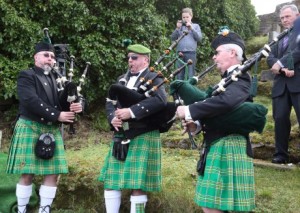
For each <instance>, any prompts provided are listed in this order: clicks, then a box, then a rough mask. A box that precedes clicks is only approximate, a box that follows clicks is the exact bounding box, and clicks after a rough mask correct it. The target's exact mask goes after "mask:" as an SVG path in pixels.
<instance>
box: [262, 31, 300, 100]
mask: <svg viewBox="0 0 300 213" xmlns="http://www.w3.org/2000/svg"><path fill="white" fill-rule="evenodd" d="M296 37H297V35H296V34H295V33H293V31H291V34H290V36H289V44H288V48H286V49H283V48H282V42H283V39H281V40H280V41H279V42H278V45H274V46H273V47H272V50H271V53H270V54H269V56H268V58H267V63H268V65H269V67H270V68H271V67H272V66H273V65H274V64H275V63H276V62H277V61H278V60H279V61H280V62H281V63H282V64H283V65H284V67H288V61H289V54H288V52H289V50H290V51H291V55H292V58H293V61H294V64H293V66H294V71H295V75H294V76H293V77H286V76H285V75H284V74H279V75H276V76H275V78H274V82H273V88H272V97H273V98H275V97H278V96H280V95H282V94H283V92H284V90H285V88H287V89H288V91H290V92H293V93H298V92H300V86H299V82H300V49H299V48H298V47H297V46H298V45H297V44H296Z"/></svg>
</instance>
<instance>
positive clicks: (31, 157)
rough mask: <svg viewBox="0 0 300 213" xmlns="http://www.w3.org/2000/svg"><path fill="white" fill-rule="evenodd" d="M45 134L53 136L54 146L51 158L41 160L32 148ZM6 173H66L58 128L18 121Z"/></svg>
mask: <svg viewBox="0 0 300 213" xmlns="http://www.w3.org/2000/svg"><path fill="white" fill-rule="evenodd" d="M47 132H49V133H52V134H53V135H54V138H55V143H56V146H55V152H54V156H53V158H51V159H48V160H43V159H40V158H37V157H36V156H35V154H34V148H35V144H36V142H37V140H38V138H39V136H40V135H41V134H42V133H47ZM6 172H7V173H8V174H36V175H49V174H63V173H68V166H67V161H66V155H65V150H64V143H63V139H62V137H61V133H60V130H59V126H58V125H45V124H40V123H38V122H34V121H30V120H25V119H19V120H18V121H17V123H16V126H15V129H14V133H13V138H12V140H11V145H10V148H9V156H8V160H7V168H6Z"/></svg>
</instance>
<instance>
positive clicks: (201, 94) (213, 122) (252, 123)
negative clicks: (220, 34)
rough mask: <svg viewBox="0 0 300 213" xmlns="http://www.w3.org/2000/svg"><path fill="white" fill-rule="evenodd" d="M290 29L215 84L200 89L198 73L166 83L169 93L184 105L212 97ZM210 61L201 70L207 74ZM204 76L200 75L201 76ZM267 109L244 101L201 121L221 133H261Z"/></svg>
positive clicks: (264, 53)
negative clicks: (221, 131) (227, 110)
mask: <svg viewBox="0 0 300 213" xmlns="http://www.w3.org/2000/svg"><path fill="white" fill-rule="evenodd" d="M291 30H292V28H290V29H287V30H285V31H283V32H282V33H281V34H279V35H278V36H277V37H276V38H274V40H273V41H271V42H270V43H269V44H266V45H265V46H264V47H263V48H262V49H261V50H259V52H257V53H255V54H254V55H252V56H251V57H250V58H249V59H248V60H246V61H245V62H244V63H243V64H242V65H240V66H238V67H237V68H236V69H235V70H234V71H233V73H232V74H231V75H230V76H228V77H226V78H224V79H222V80H221V81H220V82H219V83H218V84H216V85H215V86H213V87H210V88H209V89H208V90H207V91H203V90H201V89H199V88H198V87H196V83H197V82H198V80H199V76H197V77H194V78H190V79H189V80H187V81H183V80H176V81H173V82H172V83H171V84H170V94H171V95H172V94H177V95H178V96H179V97H180V98H181V99H182V100H183V101H184V104H185V105H190V104H193V103H195V102H199V101H204V100H205V99H207V98H210V97H213V96H216V95H219V94H221V93H222V92H225V91H226V87H227V86H228V85H230V84H231V83H232V82H235V81H238V77H239V76H241V75H243V74H244V73H246V72H247V71H248V70H249V69H250V68H251V67H252V66H253V65H254V64H255V63H257V62H258V61H260V60H261V59H262V58H263V57H267V56H268V55H269V53H270V51H271V48H272V46H274V45H275V44H277V43H278V41H279V40H281V39H282V38H283V37H284V36H286V35H287V34H288V33H289V32H290V31H291ZM214 66H215V65H214V64H213V65H212V66H210V67H209V68H207V69H206V70H205V71H204V72H203V73H205V74H206V73H208V72H209V71H211V70H213V68H214ZM202 76H204V75H201V77H202ZM267 112H268V110H267V108H266V107H264V106H263V105H261V104H258V103H253V102H245V103H243V104H241V105H240V106H238V107H237V108H235V109H234V110H232V111H230V112H228V113H227V114H224V115H221V116H216V117H213V118H207V119H204V120H202V122H203V123H205V125H206V126H211V127H213V128H215V129H222V130H223V131H225V132H230V133H231V132H232V133H240V134H245V135H247V134H249V133H251V132H254V131H256V132H259V133H261V132H262V131H263V129H264V126H265V123H266V114H267Z"/></svg>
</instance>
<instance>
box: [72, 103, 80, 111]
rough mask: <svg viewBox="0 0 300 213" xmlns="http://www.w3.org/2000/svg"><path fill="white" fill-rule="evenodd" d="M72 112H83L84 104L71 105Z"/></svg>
mask: <svg viewBox="0 0 300 213" xmlns="http://www.w3.org/2000/svg"><path fill="white" fill-rule="evenodd" d="M70 111H71V112H75V113H80V112H82V104H81V103H71V105H70Z"/></svg>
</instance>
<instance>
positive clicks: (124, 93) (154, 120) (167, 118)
mask: <svg viewBox="0 0 300 213" xmlns="http://www.w3.org/2000/svg"><path fill="white" fill-rule="evenodd" d="M187 34H188V32H187V31H186V32H184V33H183V34H182V35H181V36H180V37H179V38H178V39H177V40H176V41H174V42H173V43H172V44H171V45H170V46H169V47H168V48H167V49H166V50H165V51H164V54H162V55H161V56H160V57H159V59H158V60H156V61H155V62H154V66H153V67H150V72H149V73H147V74H146V75H145V76H144V77H141V78H140V79H139V82H138V83H137V84H136V85H137V86H136V88H135V89H129V88H127V87H126V84H127V80H126V75H127V73H126V74H125V76H124V77H123V78H121V79H120V80H119V83H116V84H112V85H111V86H110V88H109V91H108V97H107V99H106V102H107V103H112V105H113V106H114V107H115V109H116V108H117V103H118V104H119V107H121V108H127V107H130V106H132V105H134V104H137V103H138V102H140V101H142V100H144V99H145V98H149V97H151V96H153V95H154V94H155V92H156V91H157V90H158V89H159V88H160V87H161V86H162V85H163V84H165V83H167V82H169V81H170V80H171V79H172V78H173V77H174V76H176V75H177V74H178V73H179V72H180V71H181V69H183V68H184V67H185V66H187V65H189V64H191V63H192V61H189V62H188V63H185V64H184V65H183V66H182V67H180V68H179V69H176V70H175V71H174V72H172V73H171V74H170V76H169V77H168V78H164V76H163V74H162V72H161V71H157V72H155V67H157V66H158V65H159V64H160V63H161V62H162V61H163V60H164V59H165V58H166V57H167V56H168V55H169V54H170V52H171V51H172V49H173V48H174V47H176V46H177V44H178V43H179V41H180V40H181V39H182V38H183V37H184V36H186V35H187ZM177 59H178V58H174V59H173V60H172V61H170V62H169V63H167V64H166V65H165V66H163V68H162V70H164V71H168V70H169V68H170V67H171V66H172V65H173V64H174V63H175V61H176V60H177ZM150 73H152V74H150ZM157 78H163V80H162V81H161V83H159V84H157V85H153V82H154V81H155V79H157ZM175 112H176V107H175V105H174V104H173V103H170V102H168V103H167V107H165V108H164V109H163V110H161V111H159V112H157V113H155V114H152V115H151V116H149V117H147V118H145V121H146V123H147V124H149V125H150V126H156V127H157V128H158V129H159V131H160V132H161V133H163V132H166V131H168V130H169V129H170V127H171V126H172V124H173V122H174V120H175ZM120 131H121V132H123V133H124V134H125V136H126V139H125V140H123V141H122V143H123V144H126V143H128V142H129V140H130V139H132V138H133V137H135V136H137V135H136V134H139V133H132V132H130V131H126V130H124V128H121V130H120Z"/></svg>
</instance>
